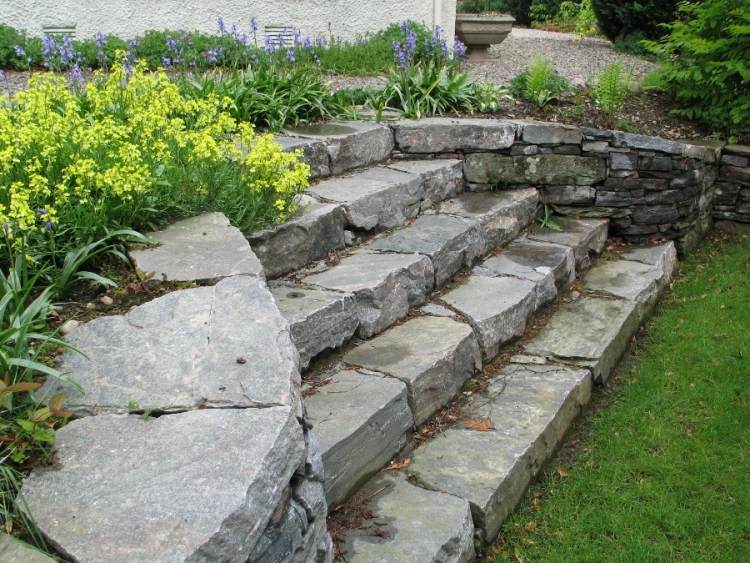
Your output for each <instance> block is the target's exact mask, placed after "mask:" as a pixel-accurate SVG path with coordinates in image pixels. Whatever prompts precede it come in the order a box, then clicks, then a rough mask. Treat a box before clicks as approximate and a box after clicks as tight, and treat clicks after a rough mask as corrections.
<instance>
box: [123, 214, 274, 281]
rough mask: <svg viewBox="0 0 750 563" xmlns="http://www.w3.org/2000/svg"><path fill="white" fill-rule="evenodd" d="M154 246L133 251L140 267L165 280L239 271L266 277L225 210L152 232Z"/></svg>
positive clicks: (213, 276)
mask: <svg viewBox="0 0 750 563" xmlns="http://www.w3.org/2000/svg"><path fill="white" fill-rule="evenodd" d="M148 236H149V237H150V238H152V239H154V240H155V241H157V242H158V243H159V246H157V247H154V248H143V249H138V250H135V249H134V250H131V251H130V257H131V258H132V259H133V262H135V265H136V267H137V268H138V269H139V270H141V271H143V272H145V273H146V274H150V275H152V276H153V277H155V278H156V279H160V280H165V281H209V280H216V279H220V278H226V277H229V276H236V275H238V274H249V275H253V276H261V277H262V276H263V267H262V266H261V265H260V261H259V260H258V258H256V256H255V254H253V251H252V250H251V249H250V245H249V244H248V242H247V240H246V239H245V237H244V236H243V235H242V233H241V232H240V231H239V229H237V228H236V227H232V226H231V225H230V224H229V219H227V218H226V217H225V216H224V215H223V214H221V213H207V214H205V215H200V216H198V217H192V218H190V219H184V220H182V221H178V222H177V223H174V224H173V225H170V226H169V227H167V228H166V229H164V230H163V231H157V232H155V233H149V234H148Z"/></svg>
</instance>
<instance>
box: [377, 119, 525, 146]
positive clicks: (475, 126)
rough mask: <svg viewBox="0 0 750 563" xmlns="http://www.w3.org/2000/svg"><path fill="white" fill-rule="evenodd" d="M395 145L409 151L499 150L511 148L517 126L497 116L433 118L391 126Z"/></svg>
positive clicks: (401, 122)
mask: <svg viewBox="0 0 750 563" xmlns="http://www.w3.org/2000/svg"><path fill="white" fill-rule="evenodd" d="M392 127H393V130H394V132H395V137H396V146H397V147H398V149H399V150H401V151H403V152H406V153H423V154H429V153H440V152H449V153H452V152H456V151H459V150H461V151H463V150H499V149H505V148H508V147H510V146H511V145H512V144H513V143H514V142H515V138H516V130H517V128H518V126H517V125H515V124H513V123H509V122H507V121H499V120H496V119H455V118H445V117H431V118H427V119H421V120H419V121H399V122H398V123H394V124H393V125H392Z"/></svg>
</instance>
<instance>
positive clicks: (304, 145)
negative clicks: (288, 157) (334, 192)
mask: <svg viewBox="0 0 750 563" xmlns="http://www.w3.org/2000/svg"><path fill="white" fill-rule="evenodd" d="M274 141H276V142H277V143H279V144H280V145H281V146H282V147H283V148H284V151H285V152H292V151H302V162H305V163H306V164H308V165H309V166H310V177H311V178H322V177H325V176H330V175H331V161H330V158H329V156H328V147H327V146H326V144H325V143H324V142H323V141H314V140H310V139H300V138H299V137H285V136H283V135H280V136H276V137H274Z"/></svg>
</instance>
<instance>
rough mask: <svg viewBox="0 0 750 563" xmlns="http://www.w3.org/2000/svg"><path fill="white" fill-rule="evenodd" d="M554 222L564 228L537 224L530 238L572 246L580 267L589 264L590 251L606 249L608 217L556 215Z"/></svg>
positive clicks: (598, 251) (598, 252)
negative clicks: (554, 228) (558, 229)
mask: <svg viewBox="0 0 750 563" xmlns="http://www.w3.org/2000/svg"><path fill="white" fill-rule="evenodd" d="M554 222H555V223H556V224H557V225H558V226H559V227H560V228H561V229H562V230H560V231H557V230H553V229H548V228H544V227H542V226H536V227H534V228H532V229H531V230H530V232H529V235H528V238H530V239H531V240H535V241H539V242H548V243H552V244H559V245H562V246H568V247H570V248H572V249H573V255H574V256H575V260H576V267H578V268H580V269H584V268H587V267H588V266H589V264H590V259H589V252H594V253H596V254H601V252H602V251H603V250H604V245H605V244H606V243H607V227H608V222H607V220H606V219H572V218H569V217H554Z"/></svg>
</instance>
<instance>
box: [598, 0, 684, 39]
mask: <svg viewBox="0 0 750 563" xmlns="http://www.w3.org/2000/svg"><path fill="white" fill-rule="evenodd" d="M677 2H678V0H591V5H592V7H593V9H594V13H595V14H596V19H597V20H598V21H599V29H600V30H601V31H602V33H603V34H604V35H606V36H607V38H609V39H611V40H612V41H615V40H617V39H620V40H621V39H622V38H623V37H626V36H627V35H630V34H631V33H640V34H642V35H643V36H645V37H647V38H650V39H655V38H658V37H660V36H662V35H663V34H664V29H663V28H662V27H661V24H665V23H669V22H671V21H673V20H674V18H675V11H676V8H677Z"/></svg>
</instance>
